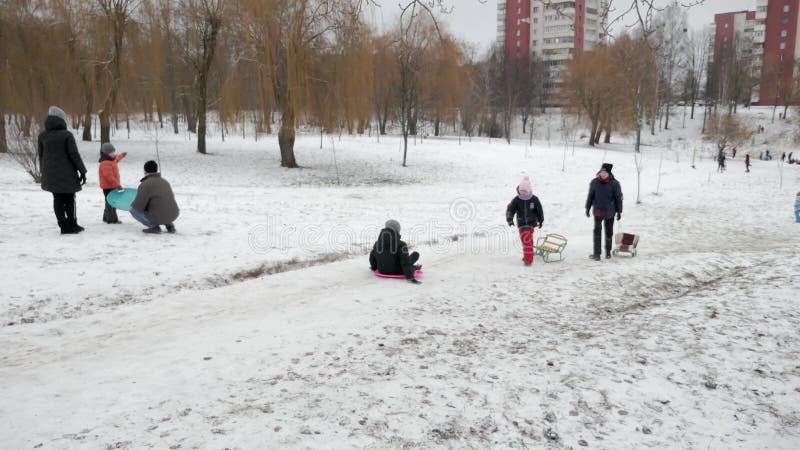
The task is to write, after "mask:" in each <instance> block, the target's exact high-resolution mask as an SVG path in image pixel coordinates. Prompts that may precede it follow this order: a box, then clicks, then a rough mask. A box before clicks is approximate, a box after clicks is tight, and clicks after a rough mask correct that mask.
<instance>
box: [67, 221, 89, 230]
mask: <svg viewBox="0 0 800 450" xmlns="http://www.w3.org/2000/svg"><path fill="white" fill-rule="evenodd" d="M68 222H69V226H70V227H71V228H72V230H73V231H74V232H75V233H80V232H81V231H83V230H85V228H83V227H82V226H80V225H78V221H77V220H75V219H72V220H69V221H68Z"/></svg>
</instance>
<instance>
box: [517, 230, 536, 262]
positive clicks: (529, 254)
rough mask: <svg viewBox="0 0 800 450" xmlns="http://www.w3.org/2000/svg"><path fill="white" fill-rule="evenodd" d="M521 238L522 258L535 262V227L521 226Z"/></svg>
mask: <svg viewBox="0 0 800 450" xmlns="http://www.w3.org/2000/svg"><path fill="white" fill-rule="evenodd" d="M519 238H520V240H521V241H522V260H523V261H525V262H526V263H527V264H530V263H532V262H533V228H520V229H519Z"/></svg>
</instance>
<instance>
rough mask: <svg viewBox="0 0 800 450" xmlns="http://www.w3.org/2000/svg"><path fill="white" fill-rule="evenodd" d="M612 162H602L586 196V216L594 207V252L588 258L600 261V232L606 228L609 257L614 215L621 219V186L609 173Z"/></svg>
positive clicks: (609, 254)
mask: <svg viewBox="0 0 800 450" xmlns="http://www.w3.org/2000/svg"><path fill="white" fill-rule="evenodd" d="M612 167H614V166H613V165H612V164H608V163H604V164H603V166H602V168H601V169H600V171H599V172H597V177H596V178H595V179H594V180H592V182H591V183H589V195H588V196H587V197H586V217H589V209H590V208H594V252H593V253H592V254H591V255H589V257H590V258H592V259H594V260H596V261H600V234H601V233H602V227H603V226H605V229H606V234H605V237H606V258H611V240H612V238H613V236H614V215H616V216H617V220H621V219H622V187H621V186H620V184H619V181H617V179H616V178H614V175H613V174H612V173H611V168H612Z"/></svg>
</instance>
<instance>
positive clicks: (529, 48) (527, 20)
mask: <svg viewBox="0 0 800 450" xmlns="http://www.w3.org/2000/svg"><path fill="white" fill-rule="evenodd" d="M607 8H608V0H574V1H563V0H554V1H552V2H542V1H541V0H500V1H499V2H498V5H497V11H498V12H497V41H498V44H499V45H500V46H501V47H502V48H503V49H504V50H503V51H504V52H505V56H506V60H507V61H515V60H517V61H527V60H529V58H536V59H538V60H541V61H542V63H543V64H545V65H546V66H547V67H548V68H549V70H548V71H547V73H548V79H549V83H548V84H549V85H550V86H551V88H554V89H558V87H559V86H560V85H561V82H562V71H563V70H564V69H565V66H566V64H567V63H568V62H569V61H570V60H571V59H572V58H573V57H574V56H575V55H577V54H580V53H581V52H583V51H584V50H591V49H592V48H594V47H595V46H596V45H597V44H598V43H600V42H601V41H603V40H604V38H605V36H604V33H605V31H604V30H605V23H604V19H603V17H604V14H603V13H604V11H605V10H606V9H607Z"/></svg>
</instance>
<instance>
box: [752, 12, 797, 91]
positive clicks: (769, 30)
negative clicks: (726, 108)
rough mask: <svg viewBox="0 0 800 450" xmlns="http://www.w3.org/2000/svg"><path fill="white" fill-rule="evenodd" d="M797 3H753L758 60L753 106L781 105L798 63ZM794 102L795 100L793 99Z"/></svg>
mask: <svg viewBox="0 0 800 450" xmlns="http://www.w3.org/2000/svg"><path fill="white" fill-rule="evenodd" d="M799 19H800V0H758V1H757V3H756V33H755V42H756V47H757V49H756V52H758V53H759V56H761V58H760V60H761V64H760V66H761V67H762V68H763V69H762V70H761V71H760V73H761V74H762V77H761V80H762V81H761V85H760V87H759V89H758V90H756V91H755V92H754V95H753V102H754V103H757V104H759V105H775V104H778V105H783V104H785V102H786V100H787V98H785V97H786V91H787V90H788V89H790V86H791V84H792V77H793V75H794V74H795V72H796V70H795V69H796V64H795V61H797V60H798V59H800V33H798V29H797V25H798V20H799ZM793 100H794V101H795V102H796V101H797V99H793Z"/></svg>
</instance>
